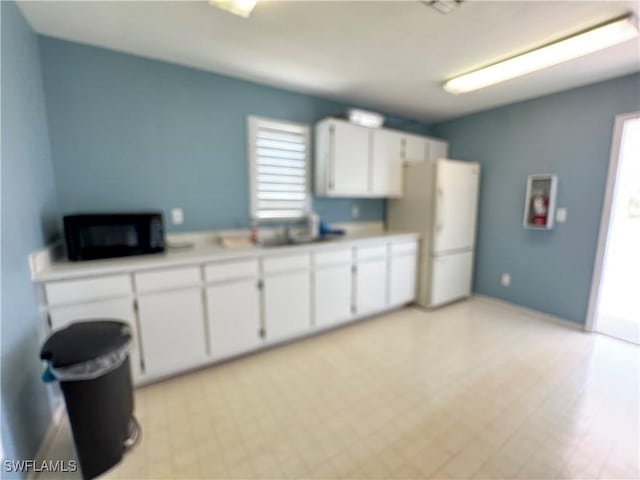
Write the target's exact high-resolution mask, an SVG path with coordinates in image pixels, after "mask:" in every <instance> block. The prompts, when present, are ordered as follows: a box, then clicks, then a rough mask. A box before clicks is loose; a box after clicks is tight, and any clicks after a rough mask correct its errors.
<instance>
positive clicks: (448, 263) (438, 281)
mask: <svg viewBox="0 0 640 480" xmlns="http://www.w3.org/2000/svg"><path fill="white" fill-rule="evenodd" d="M431 262H432V266H431V268H432V270H431V302H430V306H432V307H433V306H437V305H442V304H444V303H448V302H451V301H453V300H457V299H459V298H464V297H468V296H469V295H471V275H472V271H473V252H471V251H467V252H462V253H456V254H451V255H442V256H440V257H432V258H431Z"/></svg>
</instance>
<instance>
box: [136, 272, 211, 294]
mask: <svg viewBox="0 0 640 480" xmlns="http://www.w3.org/2000/svg"><path fill="white" fill-rule="evenodd" d="M134 279H135V282H136V291H137V292H139V293H145V292H154V291H158V290H170V289H172V288H181V287H192V286H197V285H199V284H200V268H199V267H183V268H168V269H165V270H153V271H151V272H143V273H136V274H135V275H134Z"/></svg>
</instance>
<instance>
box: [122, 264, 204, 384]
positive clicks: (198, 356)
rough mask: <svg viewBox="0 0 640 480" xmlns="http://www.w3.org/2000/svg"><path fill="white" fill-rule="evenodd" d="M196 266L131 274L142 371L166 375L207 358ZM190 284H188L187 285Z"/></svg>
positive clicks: (200, 362)
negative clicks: (142, 360)
mask: <svg viewBox="0 0 640 480" xmlns="http://www.w3.org/2000/svg"><path fill="white" fill-rule="evenodd" d="M199 272H200V268H199V267H195V266H193V267H184V268H175V269H163V270H155V271H153V272H144V273H137V274H135V275H134V279H135V284H136V288H137V289H140V290H141V292H142V293H139V295H138V318H139V321H140V337H141V338H142V354H143V358H144V367H145V373H146V374H148V375H150V376H153V377H156V376H163V375H169V374H171V373H175V372H179V371H181V370H185V369H188V368H192V367H195V366H198V365H200V364H202V363H203V362H204V361H205V360H206V359H207V346H206V335H205V317H204V307H203V303H202V289H201V287H200V273H199ZM189 284H191V285H192V286H187V285H189Z"/></svg>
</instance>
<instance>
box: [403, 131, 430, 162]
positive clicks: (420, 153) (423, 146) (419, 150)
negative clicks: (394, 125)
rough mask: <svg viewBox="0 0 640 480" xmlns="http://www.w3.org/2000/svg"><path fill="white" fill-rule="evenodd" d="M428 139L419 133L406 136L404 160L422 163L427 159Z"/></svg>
mask: <svg viewBox="0 0 640 480" xmlns="http://www.w3.org/2000/svg"><path fill="white" fill-rule="evenodd" d="M427 142H428V141H427V139H426V138H424V137H421V136H419V135H405V136H404V160H405V161H406V162H407V163H420V162H424V161H425V160H426V159H427V148H428V144H427Z"/></svg>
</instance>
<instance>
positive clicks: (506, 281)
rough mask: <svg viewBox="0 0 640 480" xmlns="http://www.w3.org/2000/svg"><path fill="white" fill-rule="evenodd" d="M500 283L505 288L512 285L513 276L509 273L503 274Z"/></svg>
mask: <svg viewBox="0 0 640 480" xmlns="http://www.w3.org/2000/svg"><path fill="white" fill-rule="evenodd" d="M500 283H501V284H502V286H503V287H508V286H509V285H511V275H510V274H509V273H503V274H502V276H501V277H500Z"/></svg>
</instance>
